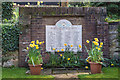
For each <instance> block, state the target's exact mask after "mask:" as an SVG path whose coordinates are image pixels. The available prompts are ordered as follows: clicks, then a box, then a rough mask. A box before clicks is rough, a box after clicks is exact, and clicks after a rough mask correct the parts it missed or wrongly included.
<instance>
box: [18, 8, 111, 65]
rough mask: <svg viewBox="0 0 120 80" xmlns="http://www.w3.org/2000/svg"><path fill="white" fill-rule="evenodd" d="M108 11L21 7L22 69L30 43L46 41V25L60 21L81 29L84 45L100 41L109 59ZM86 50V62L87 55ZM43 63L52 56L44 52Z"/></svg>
mask: <svg viewBox="0 0 120 80" xmlns="http://www.w3.org/2000/svg"><path fill="white" fill-rule="evenodd" d="M105 17H106V8H103V7H96V8H95V7H88V8H85V7H20V24H21V25H22V26H21V27H22V30H21V31H22V32H23V33H22V34H20V37H19V66H20V67H24V66H26V63H25V61H24V60H25V56H26V54H27V52H26V50H25V48H26V46H28V44H29V42H30V41H31V40H39V41H45V25H55V24H56V22H57V21H59V20H60V19H67V20H69V21H70V22H71V23H72V24H73V25H82V44H83V45H84V44H85V45H87V46H88V44H86V40H93V38H95V37H98V38H99V39H100V41H103V42H104V49H103V51H104V56H105V57H108V56H109V49H108V48H109V47H108V42H109V41H108V24H107V23H106V22H104V20H105ZM82 49H83V50H82V51H83V58H85V57H86V55H87V53H86V51H85V48H84V47H83V48H82ZM42 55H43V59H44V62H47V61H48V60H49V54H48V53H46V52H45V45H44V50H43V53H42Z"/></svg>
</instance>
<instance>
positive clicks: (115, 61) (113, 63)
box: [104, 54, 120, 67]
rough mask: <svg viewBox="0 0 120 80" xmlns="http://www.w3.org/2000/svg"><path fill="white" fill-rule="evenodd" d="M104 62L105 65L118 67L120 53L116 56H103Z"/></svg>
mask: <svg viewBox="0 0 120 80" xmlns="http://www.w3.org/2000/svg"><path fill="white" fill-rule="evenodd" d="M104 63H105V64H106V66H115V67H120V54H119V57H118V58H117V57H116V56H114V57H113V58H110V59H108V58H104Z"/></svg>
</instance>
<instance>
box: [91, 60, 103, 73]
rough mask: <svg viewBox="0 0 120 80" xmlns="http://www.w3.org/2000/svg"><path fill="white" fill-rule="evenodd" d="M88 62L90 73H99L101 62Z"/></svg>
mask: <svg viewBox="0 0 120 80" xmlns="http://www.w3.org/2000/svg"><path fill="white" fill-rule="evenodd" d="M89 63H90V70H91V74H97V73H101V69H102V65H101V64H99V63H95V62H89Z"/></svg>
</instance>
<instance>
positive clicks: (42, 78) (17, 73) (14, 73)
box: [2, 68, 54, 80]
mask: <svg viewBox="0 0 120 80" xmlns="http://www.w3.org/2000/svg"><path fill="white" fill-rule="evenodd" d="M26 71H27V69H26V68H2V78H3V80H5V79H7V78H8V79H10V78H12V80H14V79H18V78H20V80H28V79H29V80H34V79H35V80H36V79H39V80H54V77H53V76H51V75H26ZM13 78H14V79H13Z"/></svg>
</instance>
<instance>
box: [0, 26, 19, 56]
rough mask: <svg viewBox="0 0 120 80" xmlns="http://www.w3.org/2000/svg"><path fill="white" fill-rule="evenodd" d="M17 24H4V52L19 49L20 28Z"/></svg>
mask: <svg viewBox="0 0 120 80" xmlns="http://www.w3.org/2000/svg"><path fill="white" fill-rule="evenodd" d="M17 25H18V24H2V49H3V54H6V53H7V52H8V51H15V50H17V49H18V45H19V33H20V29H19V28H18V26H17Z"/></svg>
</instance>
